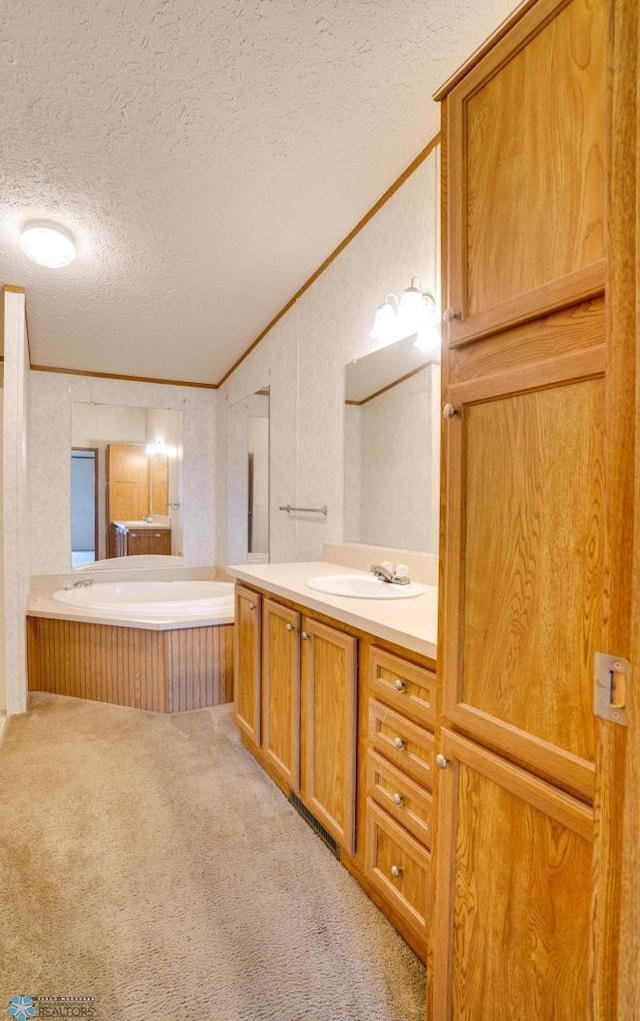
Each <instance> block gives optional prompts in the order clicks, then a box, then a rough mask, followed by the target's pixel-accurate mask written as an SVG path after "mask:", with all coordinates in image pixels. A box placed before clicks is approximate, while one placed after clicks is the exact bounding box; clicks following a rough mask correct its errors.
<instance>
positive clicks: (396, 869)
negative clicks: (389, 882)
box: [389, 865, 402, 879]
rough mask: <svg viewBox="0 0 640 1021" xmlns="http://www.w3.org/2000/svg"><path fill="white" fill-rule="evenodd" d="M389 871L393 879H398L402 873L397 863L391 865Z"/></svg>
mask: <svg viewBox="0 0 640 1021" xmlns="http://www.w3.org/2000/svg"><path fill="white" fill-rule="evenodd" d="M389 872H390V873H391V875H392V876H393V878H394V879H399V878H400V876H401V875H402V869H401V868H400V866H399V865H392V866H391V868H390V869H389Z"/></svg>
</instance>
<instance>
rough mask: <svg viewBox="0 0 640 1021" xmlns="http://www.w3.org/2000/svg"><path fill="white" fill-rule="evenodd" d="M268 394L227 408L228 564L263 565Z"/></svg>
mask: <svg viewBox="0 0 640 1021" xmlns="http://www.w3.org/2000/svg"><path fill="white" fill-rule="evenodd" d="M269 405H270V394H269V388H268V387H263V388H262V389H261V390H258V391H256V392H255V393H253V394H250V395H249V396H248V397H246V398H244V400H241V401H238V402H237V403H235V404H232V405H231V406H230V408H229V415H228V418H227V500H228V504H227V551H228V554H227V555H228V560H229V563H230V564H245V563H254V564H266V563H268V562H269Z"/></svg>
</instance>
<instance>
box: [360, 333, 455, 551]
mask: <svg viewBox="0 0 640 1021" xmlns="http://www.w3.org/2000/svg"><path fill="white" fill-rule="evenodd" d="M439 407H440V366H439V364H437V363H434V362H433V361H429V360H427V358H426V356H425V352H424V351H422V350H421V349H420V348H419V347H417V346H416V343H415V337H409V338H407V339H405V340H401V341H398V342H397V343H395V344H390V345H388V346H387V347H384V348H381V349H380V350H378V351H374V352H373V353H372V354H370V355H367V356H365V357H364V358H360V359H358V360H357V361H354V362H351V363H350V364H349V365H347V366H346V368H345V409H344V423H345V522H344V537H345V540H346V541H347V542H359V543H367V544H369V545H373V546H389V547H392V548H396V549H404V550H411V551H419V552H423V553H432V554H437V552H438V492H439V476H440V422H439Z"/></svg>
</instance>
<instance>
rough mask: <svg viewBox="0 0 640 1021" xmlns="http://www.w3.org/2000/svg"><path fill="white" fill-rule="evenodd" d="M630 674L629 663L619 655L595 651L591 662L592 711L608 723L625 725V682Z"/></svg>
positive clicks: (626, 716)
mask: <svg viewBox="0 0 640 1021" xmlns="http://www.w3.org/2000/svg"><path fill="white" fill-rule="evenodd" d="M630 676H631V663H630V662H629V660H628V659H622V658H621V657H620V656H606V655H605V653H604V652H596V654H595V657H594V663H593V711H594V713H595V714H596V716H600V717H601V718H602V719H603V720H609V721H610V723H618V724H619V725H620V726H621V727H626V726H627V724H628V723H629V717H628V714H627V684H628V682H629V678H630Z"/></svg>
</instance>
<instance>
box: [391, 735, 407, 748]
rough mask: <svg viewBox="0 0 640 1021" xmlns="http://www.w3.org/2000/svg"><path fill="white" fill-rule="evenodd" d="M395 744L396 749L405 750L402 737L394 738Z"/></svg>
mask: <svg viewBox="0 0 640 1021" xmlns="http://www.w3.org/2000/svg"><path fill="white" fill-rule="evenodd" d="M393 743H394V745H395V746H396V748H400V749H402V748H404V741H403V740H402V738H401V737H394V739H393Z"/></svg>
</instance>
